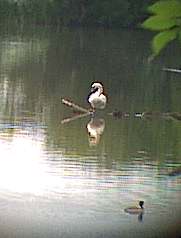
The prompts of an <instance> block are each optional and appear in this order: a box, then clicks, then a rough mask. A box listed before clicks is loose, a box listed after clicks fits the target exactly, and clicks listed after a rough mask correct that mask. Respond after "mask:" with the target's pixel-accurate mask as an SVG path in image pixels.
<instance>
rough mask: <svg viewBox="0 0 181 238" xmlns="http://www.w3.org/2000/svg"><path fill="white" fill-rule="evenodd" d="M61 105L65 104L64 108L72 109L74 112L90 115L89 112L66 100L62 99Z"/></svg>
mask: <svg viewBox="0 0 181 238" xmlns="http://www.w3.org/2000/svg"><path fill="white" fill-rule="evenodd" d="M62 103H63V104H65V105H66V106H69V107H71V108H73V109H74V110H76V111H78V112H81V113H88V114H91V111H90V110H88V109H86V108H83V107H81V106H79V105H77V104H75V103H73V102H71V101H69V100H67V99H64V98H62Z"/></svg>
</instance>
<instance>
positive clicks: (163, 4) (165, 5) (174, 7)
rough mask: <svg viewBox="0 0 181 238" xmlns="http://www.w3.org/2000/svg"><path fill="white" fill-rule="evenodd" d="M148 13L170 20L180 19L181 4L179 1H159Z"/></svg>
mask: <svg viewBox="0 0 181 238" xmlns="http://www.w3.org/2000/svg"><path fill="white" fill-rule="evenodd" d="M148 11H149V12H151V13H154V14H156V15H160V16H167V17H169V18H170V17H179V16H181V2H180V1H177V0H167V1H159V2H156V3H155V4H153V5H151V6H150V7H149V8H148Z"/></svg>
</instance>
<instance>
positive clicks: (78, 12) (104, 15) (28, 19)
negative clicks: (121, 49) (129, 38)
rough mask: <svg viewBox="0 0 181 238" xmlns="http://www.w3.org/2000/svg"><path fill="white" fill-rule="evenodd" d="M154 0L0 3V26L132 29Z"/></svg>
mask: <svg viewBox="0 0 181 238" xmlns="http://www.w3.org/2000/svg"><path fill="white" fill-rule="evenodd" d="M154 2H155V1H154V0H112V1H111V0H0V23H4V22H7V21H15V22H17V23H20V24H24V23H33V24H43V25H46V24H53V25H64V26H77V25H81V26H104V27H135V26H137V25H138V23H141V22H142V21H143V20H144V19H145V18H146V17H147V16H148V13H147V11H146V9H147V7H148V6H149V5H150V4H152V3H154Z"/></svg>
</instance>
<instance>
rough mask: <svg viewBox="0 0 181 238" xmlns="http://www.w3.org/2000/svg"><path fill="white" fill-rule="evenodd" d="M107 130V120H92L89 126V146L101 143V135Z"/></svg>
mask: <svg viewBox="0 0 181 238" xmlns="http://www.w3.org/2000/svg"><path fill="white" fill-rule="evenodd" d="M104 129H105V120H104V119H103V118H95V117H93V118H91V120H90V121H89V122H88V124H87V131H88V137H89V145H90V146H96V145H98V144H99V142H100V138H101V135H102V134H103V132H104Z"/></svg>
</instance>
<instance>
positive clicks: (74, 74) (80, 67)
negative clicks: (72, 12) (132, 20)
mask: <svg viewBox="0 0 181 238" xmlns="http://www.w3.org/2000/svg"><path fill="white" fill-rule="evenodd" d="M149 43H150V35H148V34H147V33H145V32H141V31H127V30H101V29H99V30H95V29H91V30H90V29H89V30H87V29H74V30H67V29H65V30H63V31H62V32H55V31H53V30H48V29H47V30H46V29H39V28H37V29H34V30H29V31H26V32H23V31H20V32H14V33H13V31H12V30H11V31H8V30H7V29H6V30H1V34H0V234H1V236H2V237H11V238H14V237H18V238H21V237H22V238H25V237H31V238H32V237H36V238H37V237H38V238H39V237H47V238H48V237H63V238H64V237H65V238H69V237H70V238H71V237H75V238H76V237H77V238H78V237H79V238H83V237H91V238H100V237H105V238H109V237H113V238H117V237H119V238H120V237H125V238H126V237H129V238H130V237H133V238H138V237H139V238H140V237H147V238H149V237H154V238H156V237H159V238H160V237H164V238H165V237H175V238H177V237H180V228H179V226H180V220H181V215H180V214H181V205H180V199H181V121H180V119H181V117H180V114H179V113H180V112H181V107H180V100H181V75H180V74H177V73H168V72H164V71H162V68H163V67H173V68H177V67H180V55H181V50H180V48H179V47H178V45H172V46H170V47H168V48H167V49H166V50H165V51H164V52H163V53H162V55H161V56H160V57H159V58H158V59H156V60H155V61H153V62H148V56H149V54H150V51H149ZM93 81H101V82H102V83H103V85H104V88H105V93H106V94H107V95H108V104H107V107H106V109H105V110H104V111H102V112H100V113H98V115H96V117H95V118H91V116H90V115H88V116H85V117H82V118H77V119H75V120H72V121H71V120H70V121H69V120H68V121H63V122H64V123H62V120H64V119H66V118H71V117H72V116H75V113H74V112H73V111H72V109H71V108H70V107H68V106H66V105H63V104H62V103H61V98H68V99H71V100H72V101H73V102H75V103H77V104H79V105H81V106H83V107H85V108H89V105H88V103H87V101H86V98H87V95H88V93H89V92H90V85H91V83H92V82H93ZM112 112H118V113H117V114H116V113H115V114H112ZM143 112H144V114H142V113H143ZM88 125H93V126H96V129H97V127H98V129H99V132H97V131H93V132H92V133H94V134H93V135H94V136H91V133H90V132H89V133H88V131H87V126H88ZM96 129H95V130H96ZM96 133H97V134H96ZM139 200H143V201H144V202H145V204H144V207H145V209H144V213H143V214H138V215H131V214H127V213H125V211H124V209H125V208H126V207H129V206H132V205H138V202H139Z"/></svg>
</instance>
